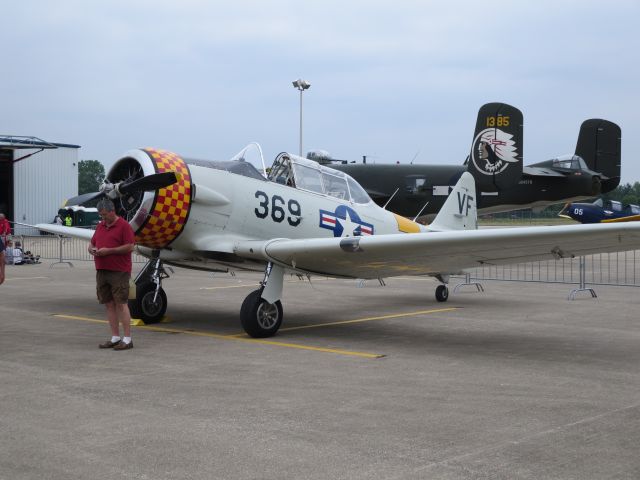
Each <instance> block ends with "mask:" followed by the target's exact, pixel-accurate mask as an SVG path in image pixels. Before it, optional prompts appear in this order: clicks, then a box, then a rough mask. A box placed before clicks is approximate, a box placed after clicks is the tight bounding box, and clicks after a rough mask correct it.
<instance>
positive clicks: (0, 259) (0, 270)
mask: <svg viewBox="0 0 640 480" xmlns="http://www.w3.org/2000/svg"><path fill="white" fill-rule="evenodd" d="M3 283H4V242H3V241H2V237H0V285H2V284H3Z"/></svg>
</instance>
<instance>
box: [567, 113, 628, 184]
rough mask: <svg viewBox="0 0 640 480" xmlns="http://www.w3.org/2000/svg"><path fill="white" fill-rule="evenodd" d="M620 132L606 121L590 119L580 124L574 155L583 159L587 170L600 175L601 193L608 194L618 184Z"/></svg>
mask: <svg viewBox="0 0 640 480" xmlns="http://www.w3.org/2000/svg"><path fill="white" fill-rule="evenodd" d="M621 138H622V134H621V130H620V127H619V126H618V125H616V124H615V123H613V122H610V121H608V120H602V119H600V118H591V119H589V120H585V121H584V122H582V125H581V126H580V134H579V135H578V143H577V144H576V155H579V156H580V157H582V158H583V159H584V161H585V162H586V164H587V166H588V167H589V170H593V171H594V172H599V173H601V174H602V175H603V176H604V177H606V178H603V179H602V193H606V192H610V191H611V190H613V189H614V188H616V187H617V186H618V184H619V183H620V166H621V158H620V157H621V155H620V143H621Z"/></svg>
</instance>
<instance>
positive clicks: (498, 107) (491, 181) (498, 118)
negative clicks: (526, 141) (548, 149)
mask: <svg viewBox="0 0 640 480" xmlns="http://www.w3.org/2000/svg"><path fill="white" fill-rule="evenodd" d="M522 124H523V120H522V112H521V111H520V110H518V109H517V108H516V107H513V106H511V105H507V104H506V103H487V104H485V105H483V106H482V107H480V110H479V111H478V120H477V122H476V130H475V132H474V134H473V143H472V144H471V154H470V155H469V163H468V165H467V170H468V171H469V172H470V173H471V174H472V175H473V177H474V178H475V180H476V186H477V187H478V191H483V192H495V191H499V190H503V189H505V188H511V187H513V186H515V185H516V184H517V183H518V181H519V180H520V177H521V176H522V149H523V143H522V142H523V139H522Z"/></svg>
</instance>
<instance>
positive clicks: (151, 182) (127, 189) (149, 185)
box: [118, 172, 180, 195]
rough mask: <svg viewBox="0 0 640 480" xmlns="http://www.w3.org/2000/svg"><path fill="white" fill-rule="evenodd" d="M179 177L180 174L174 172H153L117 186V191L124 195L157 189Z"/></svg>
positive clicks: (170, 183)
mask: <svg viewBox="0 0 640 480" xmlns="http://www.w3.org/2000/svg"><path fill="white" fill-rule="evenodd" d="M179 179H180V175H179V174H177V173H175V172H164V173H154V174H153V175H147V176H146V177H142V178H139V179H138V180H134V181H133V182H131V183H125V184H121V185H119V186H118V193H119V194H120V195H126V194H128V193H132V192H140V191H145V192H147V191H151V190H159V189H161V188H165V187H168V186H169V185H173V184H174V183H176V182H177V181H178V180H179Z"/></svg>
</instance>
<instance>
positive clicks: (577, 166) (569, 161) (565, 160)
mask: <svg viewBox="0 0 640 480" xmlns="http://www.w3.org/2000/svg"><path fill="white" fill-rule="evenodd" d="M551 166H552V167H553V168H564V169H566V170H588V167H587V163H586V162H585V161H584V159H583V158H582V157H579V156H578V155H562V156H560V157H558V158H554V159H553V160H551Z"/></svg>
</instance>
